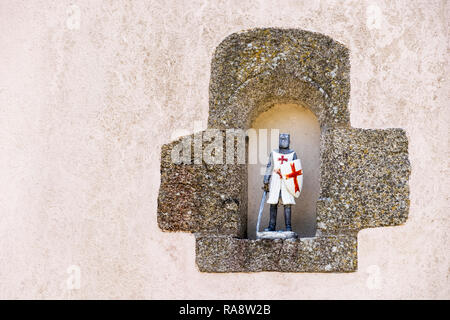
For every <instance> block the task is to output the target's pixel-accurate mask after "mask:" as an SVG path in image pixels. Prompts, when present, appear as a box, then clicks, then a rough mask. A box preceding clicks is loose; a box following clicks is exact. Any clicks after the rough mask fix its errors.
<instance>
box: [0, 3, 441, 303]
mask: <svg viewBox="0 0 450 320" xmlns="http://www.w3.org/2000/svg"><path fill="white" fill-rule="evenodd" d="M448 20H449V4H448V2H447V1H421V2H419V1H413V2H411V1H395V2H394V1H386V2H383V1H373V2H372V1H371V2H362V1H276V2H275V1H274V2H270V1H265V0H263V1H254V2H252V1H250V2H245V3H243V2H242V1H228V2H225V1H224V2H220V1H212V2H208V1H204V2H201V1H177V2H172V3H171V4H168V3H166V2H165V1H159V2H156V1H145V2H143V1H142V2H138V1H135V2H128V1H57V2H56V1H27V2H16V1H1V2H0V26H1V28H0V30H1V32H0V39H1V40H0V44H1V50H0V75H1V76H0V181H1V183H0V211H1V215H0V234H1V238H0V239H1V240H0V297H2V298H19V297H20V298H148V299H151V298H266V299H270V298H297V299H300V298H438V297H439V298H450V292H449V290H450V289H449V288H450V283H449V267H450V263H449V258H448V254H447V252H448V246H449V236H448V229H449V227H450V223H449V218H448V205H449V203H448V195H447V194H448V189H449V187H450V185H449V183H448V181H449V179H448V174H449V170H448V160H447V159H448V158H449V152H448V149H449V145H448V123H449V121H450V113H449V111H448V100H449V96H448V91H449V84H448V80H447V79H446V78H447V74H448V71H449V70H448V63H447V54H448V52H447V47H448V31H447V30H448V25H447V21H448ZM253 27H286V28H288V27H289V28H302V29H306V30H311V31H317V32H321V33H324V34H326V35H329V36H330V37H332V38H334V39H336V40H338V41H341V42H342V43H344V44H345V45H346V46H347V47H348V48H349V49H350V60H351V97H350V105H349V107H350V115H351V124H352V126H354V127H363V128H390V127H401V128H404V129H405V130H406V132H407V134H408V139H409V159H410V161H411V167H412V172H411V178H410V192H411V205H410V211H409V217H408V220H407V222H406V224H405V225H403V226H398V227H394V228H377V229H366V230H363V231H361V232H360V233H359V235H358V269H359V271H358V272H355V273H350V274H289V273H287V274H281V273H255V274H245V273H241V274H206V273H200V272H199V271H198V270H197V267H196V265H195V261H194V259H195V255H194V251H195V241H194V235H192V234H187V233H164V232H162V231H160V229H159V228H158V226H157V223H156V205H157V196H158V189H159V181H160V176H159V167H160V164H159V156H160V151H161V150H160V148H161V145H162V144H164V143H167V142H169V141H170V140H172V138H173V137H172V136H171V135H172V134H175V132H176V131H177V130H179V129H180V128H182V129H185V130H186V131H187V132H188V133H189V132H194V129H195V128H194V126H193V123H195V121H199V123H201V127H200V128H197V130H202V129H205V128H206V123H207V119H208V84H209V77H210V62H211V57H212V53H213V51H214V48H215V47H216V46H217V45H218V44H219V43H220V42H221V41H222V40H223V39H224V38H225V37H226V36H228V35H229V34H231V33H233V32H236V31H240V30H243V29H248V28H253ZM71 266H76V267H75V268H73V267H72V268H70V267H71ZM77 267H79V270H80V273H81V274H80V283H79V284H80V286H79V289H76V288H77V286H75V287H74V286H71V285H70V284H71V283H72V282H71V280H73V277H74V273H73V272H72V271H73V270H74V269H75V270H78V269H77ZM68 271H69V272H68ZM68 280H69V281H68ZM68 283H69V286H68ZM268 285H269V286H271V288H272V290H271V291H270V293H267V290H263V288H265V287H266V286H268ZM288 292H289V293H288Z"/></svg>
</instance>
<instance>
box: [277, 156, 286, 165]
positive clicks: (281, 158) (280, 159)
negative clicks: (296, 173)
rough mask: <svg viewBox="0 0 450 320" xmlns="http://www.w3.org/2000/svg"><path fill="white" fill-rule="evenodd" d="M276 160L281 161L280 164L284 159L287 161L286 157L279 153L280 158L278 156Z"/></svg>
mask: <svg viewBox="0 0 450 320" xmlns="http://www.w3.org/2000/svg"><path fill="white" fill-rule="evenodd" d="M278 161H281V164H283V162H284V161H288V159H287V158H285V157H284V156H283V155H281V157H280V158H278Z"/></svg>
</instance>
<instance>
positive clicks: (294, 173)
mask: <svg viewBox="0 0 450 320" xmlns="http://www.w3.org/2000/svg"><path fill="white" fill-rule="evenodd" d="M291 170H292V172H291V173H288V174H287V175H286V179H289V178H294V186H295V192H300V187H299V186H298V181H297V177H298V176H301V175H302V169H300V170H298V171H295V164H294V163H291Z"/></svg>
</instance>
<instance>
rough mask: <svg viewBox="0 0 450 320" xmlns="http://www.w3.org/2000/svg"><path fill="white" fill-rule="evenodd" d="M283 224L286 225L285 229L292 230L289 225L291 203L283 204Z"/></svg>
mask: <svg viewBox="0 0 450 320" xmlns="http://www.w3.org/2000/svg"><path fill="white" fill-rule="evenodd" d="M284 224H285V225H286V231H292V227H291V205H290V204H287V205H285V206H284Z"/></svg>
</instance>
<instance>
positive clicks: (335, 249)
mask: <svg viewBox="0 0 450 320" xmlns="http://www.w3.org/2000/svg"><path fill="white" fill-rule="evenodd" d="M196 263H197V266H198V268H199V269H200V271H202V272H261V271H278V272H354V271H356V270H357V237H356V235H338V236H321V237H314V238H301V239H288V240H280V239H279V240H250V239H239V238H233V237H228V236H210V235H200V234H196Z"/></svg>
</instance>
